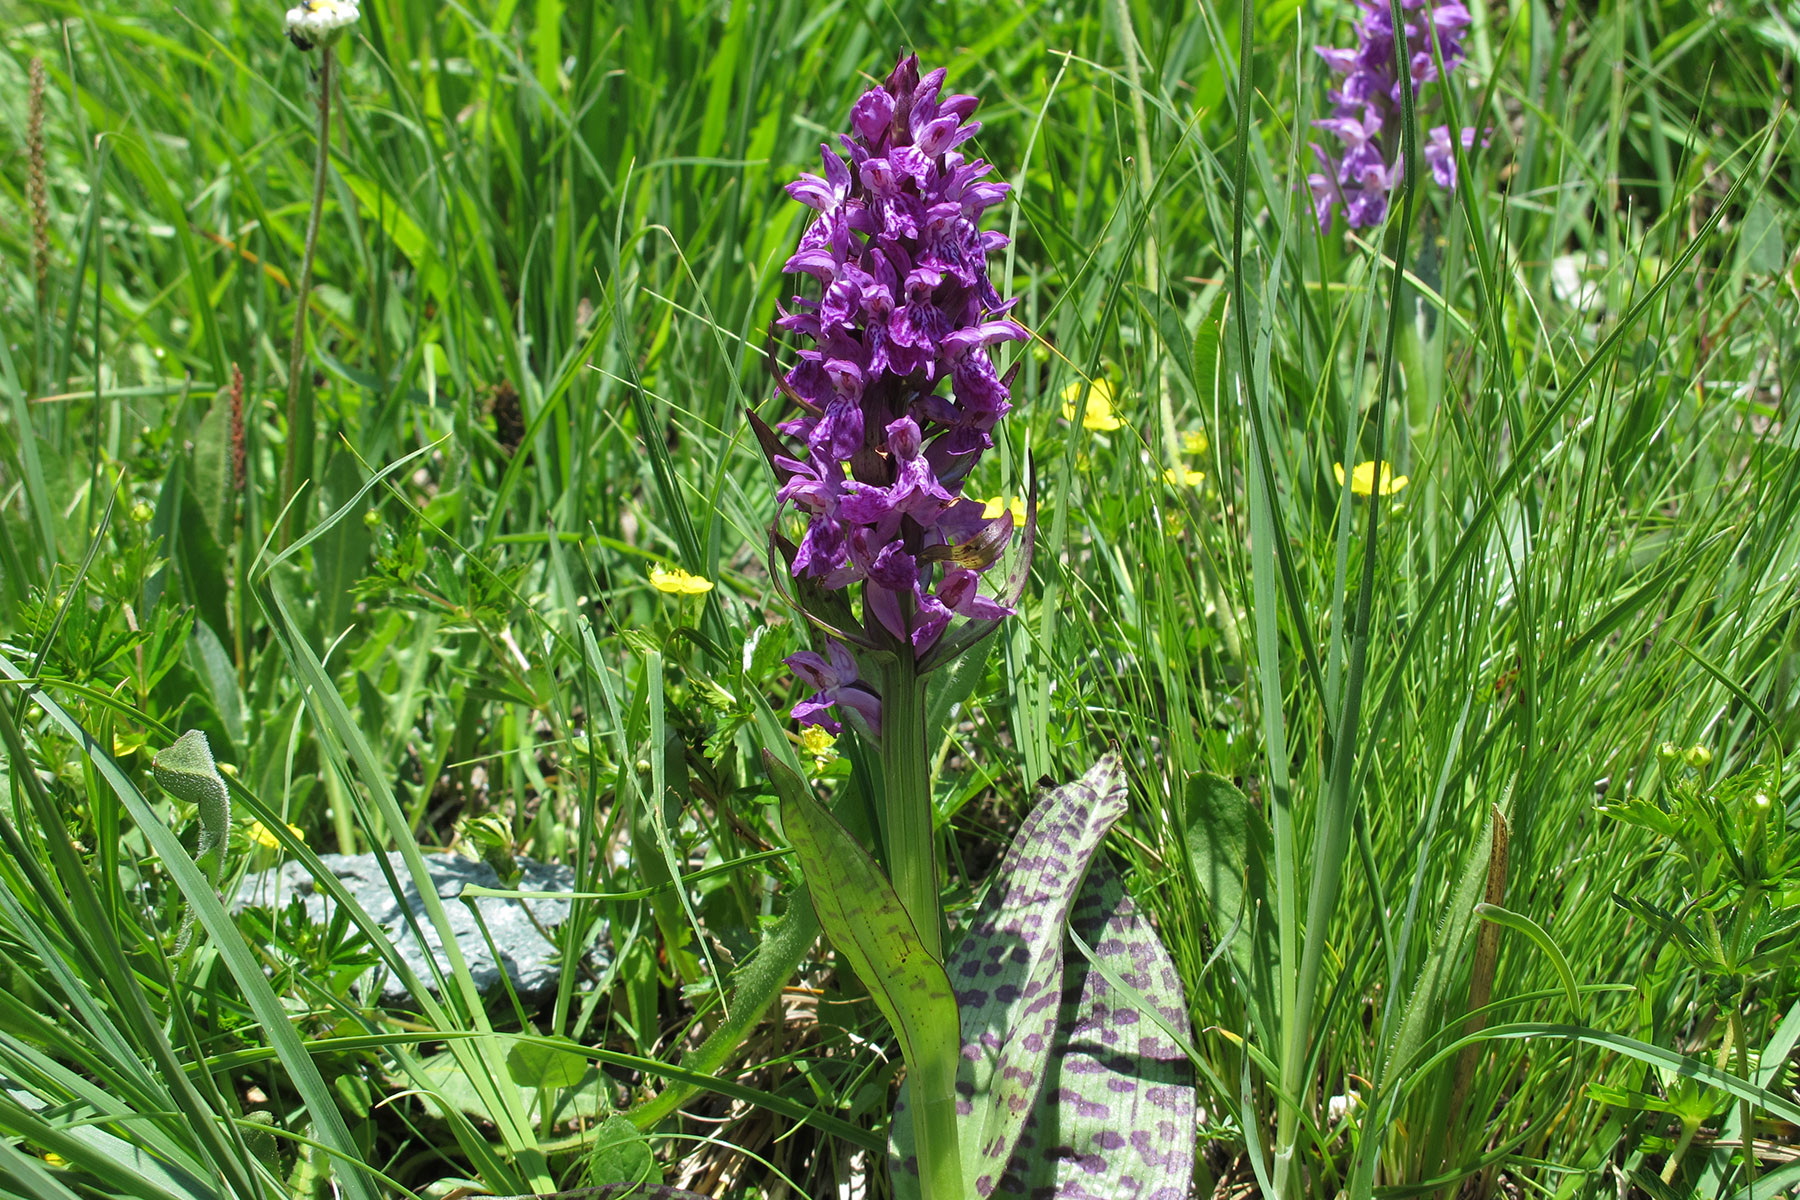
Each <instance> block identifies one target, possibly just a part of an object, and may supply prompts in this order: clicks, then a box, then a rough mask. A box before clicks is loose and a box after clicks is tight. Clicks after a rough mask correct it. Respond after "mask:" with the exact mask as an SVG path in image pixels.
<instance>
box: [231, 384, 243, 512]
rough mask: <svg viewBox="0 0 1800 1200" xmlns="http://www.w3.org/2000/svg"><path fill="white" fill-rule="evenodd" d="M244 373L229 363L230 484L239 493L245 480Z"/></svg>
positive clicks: (241, 491)
mask: <svg viewBox="0 0 1800 1200" xmlns="http://www.w3.org/2000/svg"><path fill="white" fill-rule="evenodd" d="M245 453H246V450H245V445H244V373H243V372H242V371H241V370H239V369H238V365H237V364H236V363H232V364H231V485H232V487H233V488H235V489H236V490H237V492H238V493H239V494H240V495H241V494H242V493H243V491H244V481H245V467H244V458H245Z"/></svg>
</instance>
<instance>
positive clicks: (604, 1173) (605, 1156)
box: [587, 1116, 662, 1187]
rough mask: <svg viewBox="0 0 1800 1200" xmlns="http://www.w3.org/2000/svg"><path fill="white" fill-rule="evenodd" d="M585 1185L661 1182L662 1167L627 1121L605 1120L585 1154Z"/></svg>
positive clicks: (648, 1146) (610, 1118) (641, 1134)
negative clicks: (586, 1183) (591, 1147)
mask: <svg viewBox="0 0 1800 1200" xmlns="http://www.w3.org/2000/svg"><path fill="white" fill-rule="evenodd" d="M587 1181H588V1186H589V1187H606V1186H607V1185H609V1184H614V1183H625V1184H638V1185H643V1184H653V1183H661V1182H662V1166H661V1164H659V1163H658V1162H657V1161H656V1156H655V1155H654V1154H652V1153H651V1152H650V1143H649V1142H648V1141H646V1140H645V1138H644V1135H643V1133H642V1132H640V1131H639V1129H638V1127H637V1126H636V1125H633V1124H632V1123H631V1118H630V1117H626V1116H613V1117H608V1118H607V1119H606V1120H605V1121H604V1122H602V1123H601V1125H600V1128H599V1129H597V1130H595V1131H594V1146H593V1149H591V1150H590V1151H588V1160H587Z"/></svg>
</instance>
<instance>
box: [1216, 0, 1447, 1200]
mask: <svg viewBox="0 0 1800 1200" xmlns="http://www.w3.org/2000/svg"><path fill="white" fill-rule="evenodd" d="M1390 15H1391V19H1392V21H1393V24H1394V28H1395V30H1396V37H1395V55H1396V66H1397V75H1398V77H1399V78H1400V79H1402V80H1410V78H1411V72H1410V68H1409V66H1408V61H1407V55H1406V52H1405V51H1406V45H1405V39H1404V37H1403V36H1400V35H1399V32H1398V31H1401V30H1404V29H1405V18H1404V15H1403V13H1402V12H1401V9H1400V5H1399V0H1390ZM1254 21H1255V13H1254V9H1253V7H1252V5H1251V3H1250V0H1244V3H1243V4H1242V5H1240V8H1239V46H1238V81H1237V103H1236V116H1237V162H1236V168H1235V171H1234V180H1233V197H1232V240H1231V288H1232V297H1233V306H1234V309H1235V312H1234V313H1233V321H1234V324H1235V325H1236V327H1237V348H1238V364H1237V380H1238V388H1239V392H1238V400H1239V403H1240V405H1241V406H1242V407H1243V408H1244V409H1245V410H1247V412H1248V415H1249V418H1250V420H1249V445H1250V451H1251V462H1250V463H1249V464H1248V467H1249V469H1248V472H1247V474H1248V475H1249V490H1250V513H1251V574H1252V584H1253V588H1254V596H1253V603H1254V609H1255V623H1256V646H1257V676H1258V679H1259V682H1260V690H1261V705H1262V721H1263V737H1264V742H1265V746H1264V755H1265V759H1266V762H1267V765H1268V769H1269V780H1270V793H1271V795H1270V814H1271V826H1272V832H1273V835H1274V855H1275V871H1274V875H1275V886H1276V921H1277V938H1278V944H1279V947H1280V962H1281V968H1280V984H1279V995H1280V1006H1281V1012H1280V1022H1279V1031H1280V1032H1279V1035H1278V1046H1277V1047H1276V1054H1275V1056H1274V1057H1275V1061H1276V1062H1277V1063H1278V1072H1279V1073H1278V1076H1277V1078H1276V1079H1275V1080H1274V1081H1272V1082H1273V1083H1274V1086H1275V1088H1276V1092H1277V1121H1276V1131H1275V1141H1274V1144H1273V1146H1272V1147H1271V1157H1272V1160H1273V1173H1272V1184H1273V1188H1274V1191H1275V1193H1276V1195H1277V1196H1279V1197H1291V1196H1296V1195H1299V1194H1300V1193H1301V1191H1302V1190H1303V1189H1304V1186H1305V1185H1304V1183H1303V1182H1302V1176H1301V1173H1300V1170H1299V1164H1298V1161H1297V1156H1298V1154H1299V1152H1300V1150H1301V1126H1302V1121H1303V1113H1304V1111H1305V1110H1306V1109H1307V1108H1308V1107H1309V1104H1310V1098H1311V1095H1312V1091H1313V1074H1314V1069H1313V1068H1314V1060H1315V1055H1316V1054H1317V1053H1318V1051H1319V1050H1320V1049H1321V1048H1322V1044H1323V1039H1322V1038H1321V1037H1318V1036H1317V1031H1316V1030H1315V1028H1314V1022H1315V1014H1316V1012H1317V1011H1318V992H1319V988H1320V984H1321V974H1322V968H1323V963H1324V958H1325V950H1326V946H1327V938H1328V935H1329V934H1330V931H1331V924H1332V919H1333V916H1334V915H1335V913H1336V909H1337V903H1338V898H1339V895H1340V893H1341V890H1342V884H1343V870H1344V865H1345V863H1346V861H1347V852H1348V849H1349V839H1350V835H1351V832H1352V829H1353V828H1354V826H1355V809H1356V805H1357V803H1358V787H1357V785H1358V783H1359V779H1358V765H1359V764H1358V748H1359V745H1360V744H1361V739H1360V737H1359V733H1360V725H1361V716H1362V698H1363V689H1364V685H1365V679H1366V676H1367V671H1368V645H1369V631H1370V626H1371V623H1372V621H1373V614H1374V599H1375V585H1376V566H1377V562H1378V559H1377V549H1378V546H1379V528H1380V511H1381V507H1382V506H1381V503H1380V498H1381V493H1382V487H1381V486H1380V479H1381V476H1380V472H1381V471H1382V470H1383V465H1384V464H1385V452H1386V433H1387V429H1386V426H1387V408H1388V404H1389V401H1390V395H1391V391H1392V382H1393V377H1394V360H1395V354H1396V346H1397V339H1398V334H1399V330H1400V326H1401V323H1402V322H1401V310H1402V302H1403V299H1404V298H1405V260H1406V248H1407V244H1408V241H1409V237H1410V233H1411V229H1412V222H1413V216H1414V208H1415V202H1416V194H1417V172H1418V147H1417V139H1416V114H1415V112H1414V104H1413V91H1412V88H1411V87H1409V86H1405V85H1403V86H1401V87H1400V89H1399V91H1400V94H1401V109H1402V124H1401V162H1402V172H1401V177H1400V180H1399V181H1398V191H1399V200H1400V218H1399V221H1398V223H1397V225H1395V226H1392V227H1391V229H1390V231H1389V232H1388V233H1387V235H1386V236H1387V244H1388V245H1389V246H1390V247H1391V248H1392V262H1393V265H1392V269H1391V271H1390V274H1389V298H1388V313H1387V325H1386V341H1385V345H1384V347H1383V351H1382V357H1381V365H1380V373H1379V377H1378V381H1377V401H1376V405H1375V416H1374V461H1375V463H1376V467H1375V470H1376V486H1375V487H1374V489H1373V492H1374V494H1373V495H1371V496H1370V497H1369V503H1368V504H1367V505H1366V506H1365V507H1366V509H1367V512H1366V514H1365V523H1364V532H1363V536H1362V545H1361V570H1360V577H1359V579H1358V582H1357V595H1356V609H1355V615H1354V617H1353V619H1352V626H1351V634H1350V638H1349V642H1348V647H1347V649H1348V662H1347V663H1346V664H1345V668H1344V669H1345V678H1344V690H1343V695H1342V700H1341V702H1340V703H1339V705H1338V708H1337V711H1336V712H1335V713H1329V714H1327V721H1328V729H1329V731H1330V732H1329V737H1328V739H1327V740H1326V742H1325V745H1324V747H1323V750H1324V753H1325V754H1326V756H1327V759H1328V761H1327V764H1326V768H1325V771H1324V773H1323V777H1322V779H1321V786H1322V788H1323V795H1322V796H1320V798H1319V799H1320V802H1319V804H1318V807H1317V808H1316V810H1315V812H1314V829H1313V841H1312V867H1311V871H1310V875H1309V878H1308V882H1307V886H1306V888H1305V889H1304V891H1303V890H1302V889H1301V886H1300V868H1299V860H1300V855H1301V848H1300V845H1299V840H1298V837H1297V829H1296V824H1297V822H1296V811H1295V795H1294V791H1293V783H1292V780H1291V779H1290V777H1289V761H1290V748H1289V745H1288V741H1287V732H1286V723H1285V720H1284V718H1283V714H1282V702H1283V697H1284V694H1285V691H1284V687H1283V682H1282V671H1281V663H1280V643H1279V638H1280V633H1279V628H1280V626H1279V615H1278V614H1279V605H1280V599H1279V596H1280V594H1282V593H1285V596H1286V598H1287V600H1288V603H1289V604H1290V606H1291V607H1293V608H1294V609H1295V612H1294V617H1293V622H1292V623H1293V625H1294V627H1296V628H1297V629H1300V630H1302V631H1304V630H1305V628H1306V626H1307V620H1306V617H1305V611H1304V609H1302V608H1301V607H1300V605H1299V603H1298V588H1297V586H1296V585H1295V583H1294V575H1293V569H1292V564H1291V562H1290V561H1289V551H1288V549H1287V537H1286V534H1285V533H1284V532H1283V529H1282V524H1283V523H1282V520H1281V517H1280V515H1279V513H1278V512H1277V510H1276V507H1275V504H1276V496H1277V492H1276V488H1275V470H1274V462H1273V455H1274V449H1273V447H1274V444H1275V439H1274V437H1273V430H1272V427H1271V426H1272V419H1271V414H1270V413H1269V411H1268V407H1267V406H1268V390H1269V389H1268V380H1267V368H1266V361H1267V349H1266V340H1265V338H1266V335H1264V334H1262V331H1261V328H1260V326H1261V318H1262V315H1263V313H1264V312H1265V311H1266V310H1267V308H1268V306H1269V304H1270V303H1271V299H1272V296H1271V294H1270V292H1269V291H1268V290H1265V291H1264V294H1262V295H1260V296H1259V297H1258V299H1257V304H1256V306H1255V307H1252V306H1251V303H1250V297H1249V289H1248V288H1247V286H1246V273H1247V272H1246V265H1245V254H1244V249H1245V246H1244V243H1245V215H1246V201H1247V194H1248V188H1249V182H1250V180H1249V174H1250V173H1249V159H1250V109H1251V104H1252V90H1251V69H1252V64H1253V61H1254V53H1253V52H1254V43H1253V36H1252V35H1253V31H1254ZM1279 277H1280V276H1279V273H1277V272H1272V273H1271V275H1270V278H1271V280H1277V279H1279ZM1270 286H1271V288H1272V286H1273V284H1272V283H1271V285H1270ZM1253 320H1256V321H1257V322H1258V324H1259V331H1258V333H1259V336H1258V339H1257V343H1256V344H1253V342H1252V336H1251V323H1252V321H1253ZM1351 483H1352V480H1351V477H1350V475H1349V474H1346V475H1345V478H1344V480H1343V484H1342V488H1341V503H1343V504H1345V505H1348V504H1349V503H1350V502H1351V497H1352V490H1351ZM1339 563H1340V579H1339V582H1338V584H1337V587H1338V589H1339V595H1340V596H1341V595H1342V589H1343V588H1344V586H1345V585H1346V583H1347V580H1345V579H1343V578H1342V576H1341V571H1342V564H1343V563H1344V559H1343V556H1342V555H1341V554H1340V556H1339ZM1278 571H1279V574H1277V572H1278ZM1278 588H1279V589H1280V592H1279V593H1278V590H1277V589H1278ZM1302 637H1303V638H1305V635H1304V633H1302ZM1340 644H1341V643H1339V641H1338V639H1337V638H1336V636H1335V635H1334V639H1333V650H1334V655H1335V652H1337V651H1338V649H1339V646H1340ZM1304 645H1305V648H1306V650H1307V654H1306V658H1307V663H1306V665H1307V667H1308V668H1309V671H1308V673H1309V675H1310V676H1311V679H1312V681H1313V682H1314V684H1315V686H1319V685H1321V684H1322V683H1323V680H1322V679H1321V677H1320V671H1319V665H1318V662H1317V659H1316V657H1315V655H1314V653H1313V649H1312V643H1311V641H1310V639H1306V640H1305V641H1304ZM1337 665H1338V664H1337V663H1336V662H1335V661H1333V662H1332V663H1330V664H1329V667H1330V669H1331V672H1332V674H1333V675H1334V676H1335V674H1336V668H1337ZM1333 690H1334V691H1335V688H1334V689H1333ZM1374 878H1375V876H1374V875H1373V874H1371V879H1374ZM1303 905H1304V908H1305V913H1306V917H1305V921H1304V923H1302V922H1301V921H1300V915H1299V914H1300V911H1301V908H1302V906H1303ZM1244 1116H1245V1119H1246V1120H1248V1119H1250V1117H1251V1116H1252V1114H1251V1113H1248V1112H1247V1113H1245V1114H1244Z"/></svg>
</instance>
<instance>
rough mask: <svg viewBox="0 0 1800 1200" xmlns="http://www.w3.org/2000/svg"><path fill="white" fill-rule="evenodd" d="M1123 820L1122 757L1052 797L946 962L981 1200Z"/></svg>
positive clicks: (1046, 1050) (894, 1142)
mask: <svg viewBox="0 0 1800 1200" xmlns="http://www.w3.org/2000/svg"><path fill="white" fill-rule="evenodd" d="M1124 813H1125V776H1124V774H1123V772H1122V771H1121V769H1120V767H1119V759H1118V756H1117V755H1115V754H1108V755H1107V756H1105V757H1104V758H1102V759H1101V760H1100V761H1099V762H1098V763H1096V764H1094V766H1093V768H1092V769H1090V770H1089V771H1088V773H1087V774H1086V775H1083V776H1082V777H1081V778H1080V779H1078V780H1076V781H1075V782H1074V783H1069V784H1064V785H1063V786H1062V787H1059V788H1053V789H1051V790H1050V791H1048V792H1045V793H1044V794H1043V795H1042V796H1041V797H1040V798H1039V800H1038V802H1037V807H1035V808H1034V809H1033V810H1032V812H1031V815H1030V816H1028V817H1026V818H1025V822H1024V824H1023V825H1021V826H1020V827H1019V832H1018V834H1017V836H1015V837H1014V838H1013V842H1012V845H1011V846H1010V847H1009V848H1008V849H1007V852H1006V856H1005V857H1004V858H1003V859H1002V860H1001V863H1000V867H999V870H998V871H997V873H996V876H995V879H994V882H993V885H992V886H991V887H990V888H989V889H988V894H987V898H986V899H985V900H984V901H983V902H982V905H981V908H980V910H979V911H978V912H977V913H976V916H975V920H974V922H973V924H972V925H971V926H970V928H969V932H968V934H967V935H966V936H965V937H964V938H963V941H962V944H961V945H960V946H958V947H957V950H956V953H955V955H954V956H952V958H951V960H950V964H949V969H950V979H951V981H952V982H953V983H954V984H955V986H956V1001H957V1006H958V1009H959V1015H960V1017H961V1026H962V1059H961V1061H960V1062H959V1063H958V1064H957V1077H956V1093H957V1111H958V1113H960V1114H961V1115H962V1118H963V1123H964V1128H965V1130H966V1131H967V1132H966V1133H965V1136H964V1137H963V1138H962V1142H961V1145H962V1162H963V1179H964V1182H965V1184H966V1185H967V1186H968V1187H969V1188H970V1190H971V1191H972V1192H974V1193H975V1194H976V1195H979V1196H984V1197H985V1196H989V1195H993V1194H995V1187H996V1185H997V1184H998V1183H999V1181H1000V1177H1001V1175H1002V1173H1003V1172H1004V1171H1005V1169H1006V1168H1007V1165H1008V1164H1009V1163H1010V1162H1011V1160H1012V1157H1013V1153H1014V1151H1015V1150H1016V1149H1017V1148H1018V1146H1019V1142H1020V1135H1021V1133H1022V1132H1023V1131H1024V1129H1025V1126H1026V1122H1027V1121H1028V1119H1029V1118H1030V1117H1031V1114H1032V1112H1033V1110H1034V1108H1035V1106H1036V1104H1037V1100H1038V1096H1039V1093H1040V1092H1041V1091H1042V1089H1043V1087H1044V1081H1045V1079H1046V1078H1047V1076H1048V1073H1049V1068H1050V1062H1051V1057H1052V1055H1053V1054H1054V1052H1055V1047H1056V1038H1057V1028H1058V1017H1059V1013H1060V1010H1061V1006H1062V999H1063V983H1064V978H1063V977H1064V958H1065V956H1064V950H1063V943H1064V938H1063V933H1064V930H1065V928H1066V927H1067V924H1068V920H1069V915H1070V911H1071V910H1072V909H1073V907H1074V904H1075V897H1076V893H1077V891H1078V889H1079V888H1080V885H1081V880H1082V877H1083V876H1084V875H1086V873H1087V869H1088V864H1089V862H1091V861H1092V860H1093V857H1094V853H1095V852H1096V851H1097V850H1099V848H1100V843H1101V842H1102V841H1103V840H1104V839H1105V837H1106V831H1107V830H1108V829H1110V828H1112V825H1113V823H1114V822H1115V821H1117V820H1118V819H1119V818H1120V817H1121V816H1123V815H1124ZM911 1092H912V1087H911V1084H910V1083H909V1084H908V1086H907V1088H905V1089H903V1090H902V1092H901V1096H900V1103H899V1106H898V1107H897V1108H896V1109H895V1112H894V1121H893V1127H892V1133H891V1140H890V1143H889V1148H888V1154H889V1160H890V1166H891V1168H892V1170H891V1174H892V1175H893V1179H894V1188H895V1194H896V1195H897V1196H898V1197H900V1198H901V1200H909V1198H911V1197H913V1196H915V1195H917V1192H916V1188H917V1186H918V1175H917V1169H918V1168H917V1160H916V1157H915V1154H914V1146H913V1136H914V1127H913V1121H912V1114H911V1112H910V1111H909V1101H910V1096H911Z"/></svg>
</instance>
